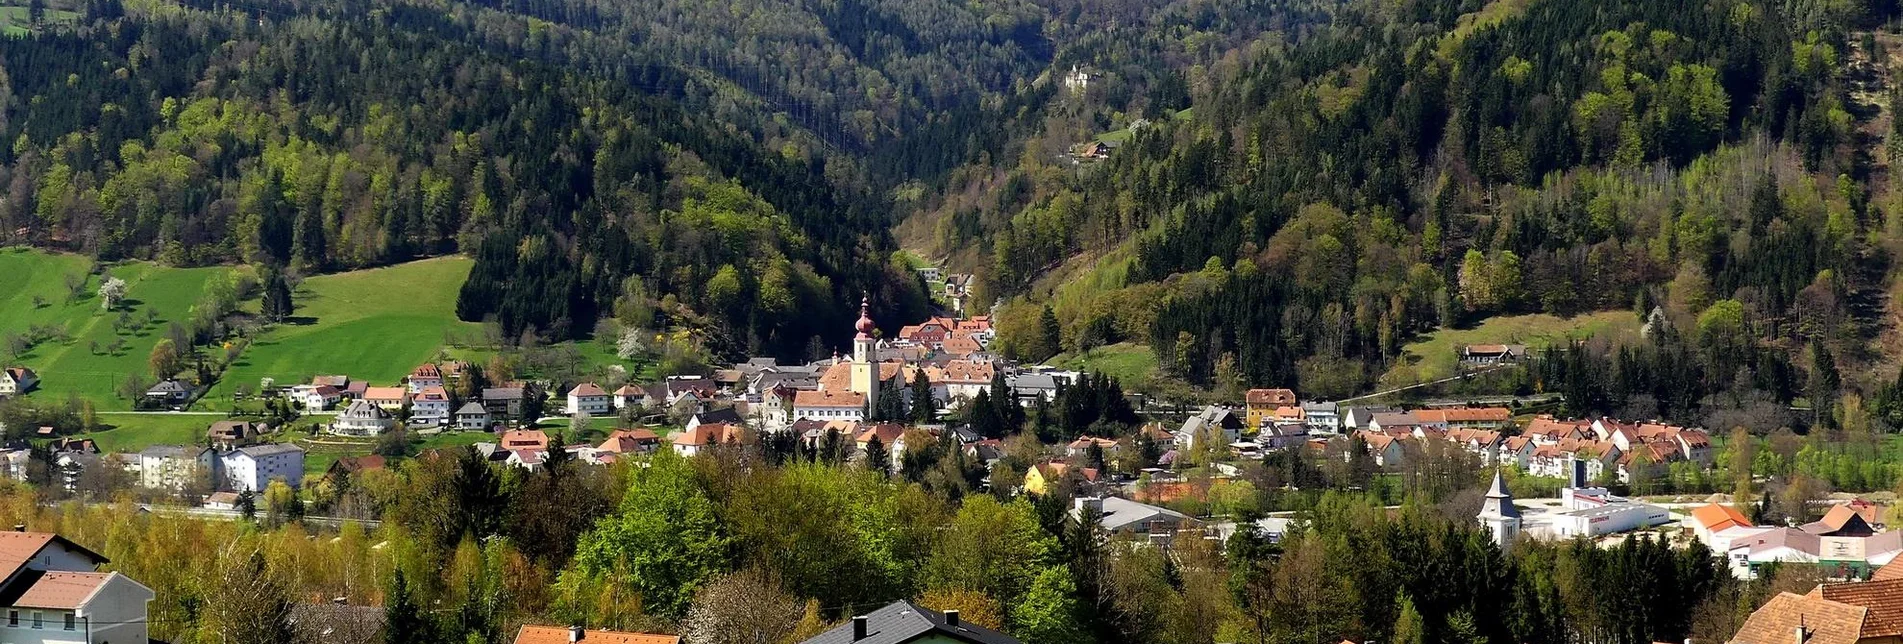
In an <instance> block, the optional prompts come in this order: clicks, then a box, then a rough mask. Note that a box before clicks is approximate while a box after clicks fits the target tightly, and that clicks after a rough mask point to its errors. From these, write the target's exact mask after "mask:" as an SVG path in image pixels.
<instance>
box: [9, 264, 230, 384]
mask: <svg viewBox="0 0 1903 644" xmlns="http://www.w3.org/2000/svg"><path fill="white" fill-rule="evenodd" d="M89 265H90V260H88V259H87V258H85V257H81V256H77V255H64V254H49V253H43V252H39V251H31V250H24V249H17V248H9V249H5V250H0V275H6V276H8V279H6V280H0V334H6V335H11V334H14V333H21V332H25V331H26V330H27V328H28V327H30V326H32V325H36V324H38V325H47V324H52V325H60V326H63V327H64V328H65V329H66V331H67V333H68V334H69V335H70V339H68V340H66V341H64V342H62V341H59V340H48V341H46V342H43V343H41V344H40V345H38V346H35V347H34V348H33V349H32V350H30V351H28V352H26V353H25V354H23V355H21V356H18V357H16V358H15V359H14V360H12V361H11V363H12V364H21V365H25V366H28V367H32V368H33V369H34V370H35V371H38V372H39V374H40V380H41V382H40V389H39V392H38V393H36V394H34V396H35V397H45V398H64V397H66V396H68V395H78V396H79V397H81V398H85V399H88V400H92V401H93V402H94V403H96V404H97V405H99V408H100V409H106V410H115V409H116V410H123V409H131V402H130V401H126V400H121V399H119V396H118V393H117V391H118V389H119V386H120V384H121V383H123V382H125V380H126V377H127V376H130V375H133V374H141V375H143V374H145V373H146V371H147V367H146V359H147V357H148V356H150V355H151V353H152V345H154V344H156V343H158V341H159V339H160V338H163V337H165V329H166V326H167V325H168V324H169V323H170V322H171V321H173V320H175V319H176V320H182V319H184V318H185V317H186V316H187V315H189V313H190V311H191V308H192V306H193V305H194V304H196V303H197V302H198V299H199V297H200V296H201V295H202V294H203V293H204V292H205V287H206V285H207V284H209V283H211V281H212V280H214V279H225V276H226V275H227V274H229V273H230V271H232V270H234V269H231V268H226V267H210V268H170V267H164V266H159V265H157V264H151V263H147V262H129V263H125V264H121V265H118V266H114V267H111V268H109V269H108V272H110V273H111V274H112V275H113V276H115V277H118V278H120V279H123V280H125V281H126V284H127V288H126V298H127V299H126V301H125V303H124V306H125V307H126V308H128V309H131V310H133V311H134V313H135V315H134V319H135V320H143V318H144V313H145V311H147V310H150V311H153V312H155V313H156V314H157V317H156V318H154V321H153V322H152V323H151V324H148V325H145V326H144V327H143V328H140V329H137V330H133V329H127V330H126V331H125V332H123V333H115V332H114V331H113V323H114V322H115V321H116V320H117V319H118V314H117V313H107V312H104V311H102V310H100V306H99V300H98V298H97V297H96V296H95V295H94V293H95V292H97V290H98V288H99V280H98V278H92V279H90V280H88V281H87V282H86V286H85V289H84V291H83V296H82V297H81V298H79V299H77V300H75V301H73V302H71V303H68V302H67V301H66V287H65V276H67V275H80V274H84V273H85V271H86V268H87V267H88V266H89ZM36 296H37V297H39V298H40V300H41V301H42V302H43V304H44V305H43V306H35V305H34V298H35V297H36ZM115 339H122V340H124V341H125V347H124V348H123V349H121V350H120V351H119V352H117V353H109V352H107V351H106V348H107V347H109V346H110V345H111V344H112V343H113V341H114V340H115ZM95 343H96V345H97V347H98V351H95V350H94V345H95Z"/></svg>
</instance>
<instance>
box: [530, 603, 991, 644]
mask: <svg viewBox="0 0 1903 644" xmlns="http://www.w3.org/2000/svg"><path fill="white" fill-rule="evenodd" d="M865 618H866V636H865V637H864V638H861V639H853V636H852V635H853V632H852V631H853V624H852V621H851V620H847V622H846V623H845V624H841V625H839V626H838V627H835V628H833V629H832V630H829V631H826V632H824V633H820V634H819V635H817V636H814V637H813V638H812V639H809V640H806V641H805V642H802V643H801V644H905V643H906V642H915V641H920V640H924V639H926V638H927V637H932V636H936V637H939V638H944V639H949V640H952V641H955V642H966V643H969V644H1019V642H1018V640H1015V639H1012V638H1010V637H1008V636H1006V635H1005V634H1003V633H999V632H997V631H994V630H991V629H988V628H984V627H981V626H974V625H972V624H971V623H969V622H965V621H962V620H961V621H959V622H958V624H956V625H953V624H948V623H946V621H945V615H944V613H940V612H938V611H934V610H927V609H925V608H921V607H919V605H917V604H914V603H912V602H910V601H905V600H900V601H896V602H892V603H890V604H886V605H885V606H883V607H881V608H879V609H878V610H875V611H872V612H871V613H867V614H866V615H865ZM586 641H587V640H583V642H586ZM517 644H521V642H517Z"/></svg>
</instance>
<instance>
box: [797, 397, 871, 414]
mask: <svg viewBox="0 0 1903 644" xmlns="http://www.w3.org/2000/svg"><path fill="white" fill-rule="evenodd" d="M865 416H866V396H865V394H861V393H857V392H851V391H798V392H794V393H793V411H792V418H793V419H794V420H799V419H802V418H810V419H813V420H819V421H830V420H854V421H856V420H860V419H862V418H865Z"/></svg>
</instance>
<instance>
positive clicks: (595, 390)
mask: <svg viewBox="0 0 1903 644" xmlns="http://www.w3.org/2000/svg"><path fill="white" fill-rule="evenodd" d="M568 395H570V396H583V397H591V398H601V397H604V396H607V395H608V392H606V391H602V390H601V385H597V384H595V383H592V382H584V383H581V384H579V385H575V388H574V389H570V390H568Z"/></svg>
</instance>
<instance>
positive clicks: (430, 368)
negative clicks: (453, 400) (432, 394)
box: [405, 363, 444, 394]
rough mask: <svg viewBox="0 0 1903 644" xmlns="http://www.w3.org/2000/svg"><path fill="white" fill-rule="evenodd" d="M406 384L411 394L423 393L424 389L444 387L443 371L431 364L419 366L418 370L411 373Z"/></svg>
mask: <svg viewBox="0 0 1903 644" xmlns="http://www.w3.org/2000/svg"><path fill="white" fill-rule="evenodd" d="M405 383H406V384H407V385H408V386H409V388H410V393H411V394H420V393H423V390H424V389H428V388H430V387H442V386H443V384H444V382H443V370H442V368H440V367H437V366H436V365H434V364H431V363H423V364H421V365H417V367H416V369H414V370H411V371H410V377H409V379H408V380H406V381H405Z"/></svg>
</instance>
